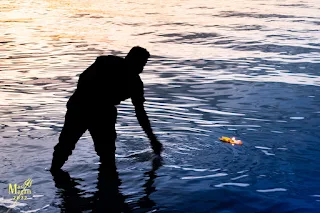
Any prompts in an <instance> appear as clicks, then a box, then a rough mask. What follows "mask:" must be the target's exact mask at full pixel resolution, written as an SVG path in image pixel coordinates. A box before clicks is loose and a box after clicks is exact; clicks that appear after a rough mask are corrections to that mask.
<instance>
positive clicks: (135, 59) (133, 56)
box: [125, 46, 150, 74]
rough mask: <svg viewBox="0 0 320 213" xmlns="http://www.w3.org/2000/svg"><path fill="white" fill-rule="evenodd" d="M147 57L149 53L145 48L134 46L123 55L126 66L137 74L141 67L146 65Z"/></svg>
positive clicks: (141, 69)
mask: <svg viewBox="0 0 320 213" xmlns="http://www.w3.org/2000/svg"><path fill="white" fill-rule="evenodd" d="M149 57H150V53H149V52H148V51H147V50H146V49H144V48H142V47H139V46H135V47H133V48H132V49H131V50H130V51H129V53H128V54H127V56H126V57H125V60H126V63H127V65H128V68H129V69H130V70H132V71H133V72H135V73H137V74H139V73H141V72H142V71H143V68H144V66H145V65H146V63H147V61H148V58H149Z"/></svg>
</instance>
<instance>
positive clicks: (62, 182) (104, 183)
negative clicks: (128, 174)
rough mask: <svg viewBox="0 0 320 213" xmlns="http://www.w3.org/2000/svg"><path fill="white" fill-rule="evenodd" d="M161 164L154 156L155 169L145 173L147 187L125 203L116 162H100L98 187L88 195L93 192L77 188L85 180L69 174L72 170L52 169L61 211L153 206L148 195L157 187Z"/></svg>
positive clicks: (130, 210) (126, 209)
mask: <svg viewBox="0 0 320 213" xmlns="http://www.w3.org/2000/svg"><path fill="white" fill-rule="evenodd" d="M160 166H162V160H161V158H159V157H155V158H154V159H153V160H152V169H151V170H150V171H148V172H146V173H145V175H146V176H147V177H148V179H147V180H146V182H145V184H144V185H143V187H144V192H145V195H144V196H143V197H142V198H140V199H139V201H138V202H137V203H136V204H137V205H138V206H136V204H134V205H135V206H132V205H129V204H128V203H126V201H125V199H126V198H127V196H125V195H123V194H122V193H121V192H120V191H119V187H120V185H121V180H120V179H119V174H118V172H117V168H116V165H115V164H113V165H104V164H100V166H99V174H98V184H97V191H96V192H94V194H93V196H90V197H88V196H86V197H84V196H85V195H88V194H90V193H88V192H85V191H84V190H82V189H79V188H77V186H78V185H80V183H79V182H81V181H83V180H82V179H79V178H72V177H70V175H69V173H68V172H66V171H63V170H58V171H56V172H53V173H52V175H53V180H54V182H55V185H56V187H57V188H58V189H59V190H58V192H57V194H58V195H59V196H60V198H61V199H62V202H61V205H60V206H58V207H59V208H60V209H61V212H72V213H73V212H75V213H76V212H133V211H134V209H136V210H137V209H139V208H143V209H150V208H152V207H154V206H155V205H156V203H155V202H154V201H152V200H151V199H150V198H149V196H150V194H151V193H153V192H154V191H156V188H155V187H154V186H153V183H154V180H155V178H156V177H157V175H156V171H157V170H158V169H159V167H160Z"/></svg>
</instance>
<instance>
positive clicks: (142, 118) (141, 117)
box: [135, 104, 163, 155]
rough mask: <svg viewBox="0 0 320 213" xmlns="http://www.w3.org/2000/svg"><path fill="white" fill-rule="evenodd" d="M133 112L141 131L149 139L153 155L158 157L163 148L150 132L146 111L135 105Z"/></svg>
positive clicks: (142, 107) (141, 106) (140, 105)
mask: <svg viewBox="0 0 320 213" xmlns="http://www.w3.org/2000/svg"><path fill="white" fill-rule="evenodd" d="M135 111H136V116H137V118H138V121H139V124H140V126H141V127H142V129H143V130H144V132H145V133H146V135H147V136H148V138H149V139H150V144H151V147H152V149H153V151H154V153H155V154H157V155H160V154H161V152H162V150H163V146H162V144H161V143H160V142H159V141H158V139H157V137H156V136H155V135H154V134H153V132H152V128H151V125H150V121H149V118H148V116H147V113H146V111H145V110H144V106H143V104H139V105H136V106H135Z"/></svg>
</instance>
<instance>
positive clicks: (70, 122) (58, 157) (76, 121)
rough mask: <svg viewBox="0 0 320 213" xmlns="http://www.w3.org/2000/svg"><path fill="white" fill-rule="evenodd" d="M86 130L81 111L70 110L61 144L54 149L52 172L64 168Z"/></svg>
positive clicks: (63, 129)
mask: <svg viewBox="0 0 320 213" xmlns="http://www.w3.org/2000/svg"><path fill="white" fill-rule="evenodd" d="M86 130H87V123H86V119H85V118H84V116H83V114H81V112H80V111H79V110H75V109H72V110H71V109H68V110H67V113H66V115H65V122H64V126H63V128H62V131H61V133H60V136H59V142H58V144H57V145H56V146H55V147H54V152H53V159H52V165H51V169H50V170H51V171H54V170H59V169H60V168H61V167H62V166H63V164H64V163H65V162H66V161H67V160H68V157H69V156H70V155H71V154H72V150H74V148H75V145H76V143H77V142H78V140H79V138H80V137H81V136H82V135H83V133H85V131H86Z"/></svg>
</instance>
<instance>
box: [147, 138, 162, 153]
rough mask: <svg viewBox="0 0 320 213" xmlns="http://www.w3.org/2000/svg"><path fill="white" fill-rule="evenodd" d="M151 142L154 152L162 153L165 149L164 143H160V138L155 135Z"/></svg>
mask: <svg viewBox="0 0 320 213" xmlns="http://www.w3.org/2000/svg"><path fill="white" fill-rule="evenodd" d="M150 142H151V147H152V149H153V152H154V153H155V154H156V155H160V154H161V152H162V151H163V146H162V143H160V142H159V141H158V139H157V138H156V136H153V137H152V138H150Z"/></svg>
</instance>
